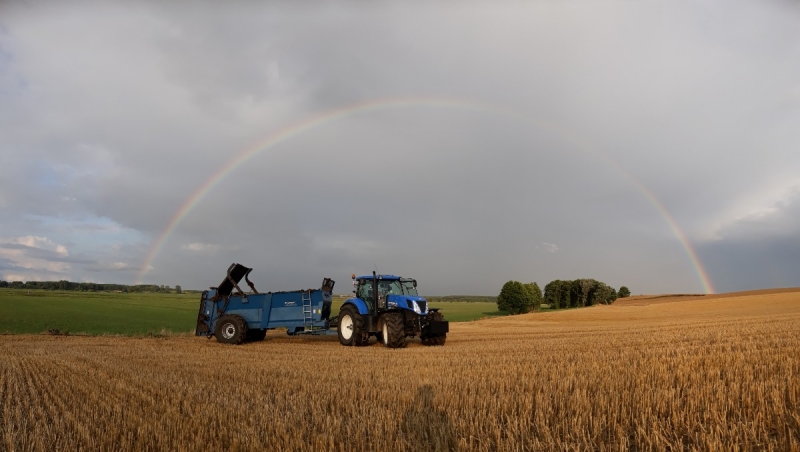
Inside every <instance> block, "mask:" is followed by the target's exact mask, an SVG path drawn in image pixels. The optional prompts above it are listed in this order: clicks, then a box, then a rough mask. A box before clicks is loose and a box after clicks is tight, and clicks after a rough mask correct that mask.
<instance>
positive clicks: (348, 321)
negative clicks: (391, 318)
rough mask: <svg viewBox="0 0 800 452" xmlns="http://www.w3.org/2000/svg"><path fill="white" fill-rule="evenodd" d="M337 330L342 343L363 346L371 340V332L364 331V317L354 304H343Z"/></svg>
mask: <svg viewBox="0 0 800 452" xmlns="http://www.w3.org/2000/svg"><path fill="white" fill-rule="evenodd" d="M337 330H338V334H339V343H340V344H342V345H355V346H361V345H365V344H366V343H367V341H368V340H369V334H367V332H366V331H364V318H363V317H361V314H359V313H358V310H356V308H355V306H353V305H346V306H343V307H342V309H341V311H339V324H338V326H337Z"/></svg>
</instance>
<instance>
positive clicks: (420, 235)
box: [0, 1, 800, 294]
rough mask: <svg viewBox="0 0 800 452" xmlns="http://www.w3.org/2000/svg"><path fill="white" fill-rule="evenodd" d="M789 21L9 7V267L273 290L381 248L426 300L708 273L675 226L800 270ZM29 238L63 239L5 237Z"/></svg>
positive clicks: (735, 275) (582, 7) (742, 275)
mask: <svg viewBox="0 0 800 452" xmlns="http://www.w3.org/2000/svg"><path fill="white" fill-rule="evenodd" d="M798 21H800V7H798V5H797V4H796V3H788V2H778V1H766V2H747V1H734V2H722V1H719V2H714V1H712V2H702V3H675V2H656V3H647V4H644V3H643V4H631V3H629V2H600V3H598V2H578V3H574V2H573V3H569V4H559V3H550V2H496V3H491V4H490V3H464V4H453V3H446V2H434V3H427V4H370V5H367V4H359V3H352V2H329V3H326V4H324V5H310V4H303V5H290V4H278V3H269V4H257V3H253V2H239V3H234V4H227V5H221V4H215V3H212V2H194V3H191V4H189V3H184V2H178V3H172V4H167V5H164V4H161V3H157V2H144V1H142V2H103V3H94V2H85V3H84V2H77V3H71V4H70V5H62V4H59V3H56V2H45V3H41V4H35V3H24V2H6V3H4V4H3V5H2V6H0V169H2V177H0V243H3V244H5V245H3V246H4V247H5V248H4V250H5V251H0V253H4V254H0V259H8V261H4V262H6V263H4V264H3V267H2V268H0V278H6V279H8V278H11V277H12V276H20V277H28V278H37V279H43V278H44V279H73V280H86V279H91V280H93V281H96V282H118V283H133V282H134V281H136V279H137V277H138V274H139V273H140V271H139V270H140V268H142V267H143V266H144V265H147V264H149V265H150V266H151V267H152V268H148V269H147V271H146V272H145V274H144V278H143V280H144V281H145V282H152V283H156V284H170V285H174V284H180V285H182V286H183V287H185V288H202V287H205V286H208V285H213V284H216V283H218V282H219V281H218V280H219V279H220V278H221V276H222V272H224V269H225V268H227V265H228V264H230V262H234V261H236V262H241V263H244V264H246V265H249V266H253V267H254V268H255V270H254V273H253V276H254V278H257V279H258V281H260V282H259V286H261V287H259V288H260V289H262V288H263V289H267V290H286V289H294V288H297V287H309V286H313V285H316V284H318V280H321V278H322V277H324V276H328V277H332V278H334V279H338V280H339V281H340V287H339V289H341V287H342V286H341V284H343V283H342V281H345V280H346V279H347V278H348V277H349V275H350V274H351V273H362V272H368V271H371V270H373V269H376V268H377V269H378V270H379V271H382V272H386V273H399V274H402V275H407V276H413V277H415V278H417V279H418V280H419V281H420V285H421V289H423V292H426V293H431V294H447V293H471V294H494V293H497V292H498V291H499V288H500V287H501V286H502V284H503V283H504V282H505V281H506V280H508V279H518V280H523V281H537V282H539V284H540V285H543V284H545V283H547V282H548V281H550V280H552V279H556V278H560V279H570V278H578V277H594V278H597V279H600V280H603V281H605V282H607V283H609V284H611V285H613V286H620V285H627V286H629V287H630V288H631V289H632V290H633V291H634V292H635V293H639V292H650V293H653V292H698V291H702V290H704V287H703V284H702V280H701V277H700V272H699V270H698V269H697V268H696V267H695V264H696V263H695V262H692V259H691V257H690V253H689V252H688V251H687V250H686V249H685V247H684V246H683V244H682V243H681V241H680V240H679V237H678V234H676V231H674V230H673V228H672V224H674V225H678V227H679V228H680V229H681V233H682V234H684V235H685V237H686V238H687V239H688V241H689V243H690V244H691V245H692V246H693V247H694V249H695V251H696V252H697V254H698V256H699V257H700V262H699V264H700V265H702V266H704V267H705V270H706V271H707V272H708V274H709V275H710V276H711V280H712V282H713V284H714V286H715V288H716V289H717V290H720V291H725V290H734V289H740V288H750V287H767V286H774V285H782V286H787V285H798V284H800V276H798V275H797V274H796V273H792V272H791V271H789V270H785V271H784V270H780V269H781V268H784V267H782V266H784V265H788V263H790V262H798V260H797V259H798V258H800V254H798V250H797V248H796V247H793V246H791V245H790V242H791V241H792V239H796V238H797V236H798V234H800V224H797V223H796V222H794V221H792V219H793V218H797V215H795V212H796V209H797V201H796V191H793V190H797V189H800V179H799V178H798V173H797V169H798V168H800V154H798V153H797V152H796V143H798V139H800V129H798V128H797V127H796V125H797V124H798V120H800V27H797V24H798ZM381 99H394V100H403V99H405V100H406V102H395V103H390V102H384V103H381ZM413 99H421V100H419V101H413ZM366 104H371V105H376V107H375V108H360V109H359V108H357V107H356V106H358V105H366ZM331 112H339V114H331ZM343 112H346V114H345V113H343ZM326 114H327V115H328V116H327V118H328V119H327V120H318V121H316V122H313V125H312V122H311V121H312V119H313V118H317V119H319V118H323V117H326V116H325V115H326ZM276 137H283V138H284V139H283V140H281V141H280V142H277V143H276V144H274V145H268V144H269V143H271V142H273V141H274V140H273V139H274V138H276ZM248 149H253V150H260V152H255V153H254V154H253V156H252V157H251V158H250V159H249V160H247V161H246V162H245V163H244V164H242V165H239V166H237V167H235V168H232V169H231V170H230V171H228V172H227V173H226V175H225V176H224V177H222V178H219V179H218V180H215V179H213V177H214V176H215V175H218V174H220V172H221V171H223V169H225V168H226V165H228V164H229V162H231V161H233V159H235V158H237V156H239V155H241V153H243V152H245V151H246V150H248ZM212 180H215V181H216V182H215V184H214V185H213V187H211V188H210V189H209V190H207V191H203V190H204V187H206V184H207V183H208V182H209V181H212ZM198 193H204V194H203V196H202V197H200V198H198V199H197V200H196V201H197V202H195V203H193V204H192V205H191V208H190V209H189V210H188V211H186V212H185V215H183V216H181V218H180V221H178V222H177V224H175V227H174V228H170V226H171V221H172V219H173V218H175V216H176V215H177V214H178V213H179V212H182V210H181V209H182V208H184V207H186V206H187V205H188V204H187V203H188V202H189V201H191V200H192V199H193V196H194V195H196V194H198ZM168 230H169V232H170V233H169V235H168V236H167V237H166V240H165V241H164V243H163V245H162V246H160V247H159V248H158V249H156V250H154V246H155V245H156V244H157V243H158V240H159V238H160V237H161V236H162V235H163V234H164V232H165V231H168ZM31 236H33V237H39V238H42V241H41V243H48V244H52V246H51V245H48V246H49V248H47V247H45V248H46V249H42V250H23V249H19V248H18V249H16V251H20V252H21V253H16V254H14V253H12V251H15V250H12V249H11V248H8V247H9V246H18V247H19V246H20V244H21V243H27V242H23V241H21V238H26V237H31ZM44 239H46V240H47V242H45V241H44ZM37 243H39V242H37ZM55 246H61V247H63V249H67V250H68V254H66V255H65V254H64V252H61V253H60V254H59V252H56V251H55V248H54V247H55ZM59 249H61V248H59ZM23 251H24V252H23ZM154 251H155V252H154ZM151 255H154V258H153V259H152V260H148V256H151ZM59 259H61V260H59ZM66 259H71V260H69V261H67V260H66ZM756 263H758V265H756ZM57 264H58V265H57ZM22 268H24V269H25V271H24V272H23V271H21V270H19V269H22ZM37 272H38V273H37ZM345 283H346V281H345ZM341 290H344V289H341Z"/></svg>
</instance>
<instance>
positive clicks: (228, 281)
mask: <svg viewBox="0 0 800 452" xmlns="http://www.w3.org/2000/svg"><path fill="white" fill-rule="evenodd" d="M252 270H253V269H252V268H247V267H245V266H244V265H241V264H236V263H234V264H231V266H230V267H228V274H227V276H226V277H225V279H224V280H223V281H222V283H221V284H220V285H219V286H217V287H211V288H210V289H209V290H206V291H203V295H202V296H201V297H200V311H199V312H198V314H197V327H196V328H195V334H196V335H198V336H206V337H208V338H211V336H214V337H216V338H217V340H218V341H219V342H223V343H227V344H241V343H243V342H245V341H260V340H263V339H264V337H266V334H267V330H271V329H274V328H286V331H287V333H288V334H290V335H294V334H324V333H326V332H328V331H331V326H332V325H335V324H336V323H335V321H336V319H335V318H331V317H330V314H331V303H332V298H331V292H332V291H333V286H334V284H335V282H334V281H333V280H332V279H330V278H325V279H323V280H322V287H321V288H319V289H306V290H295V291H290V292H267V293H260V292H258V290H256V287H255V285H254V284H253V283H252V282H251V281H250V279H249V278H248V275H249V274H250V272H251V271H252ZM242 278H244V280H245V281H246V282H247V284H248V285H249V286H250V289H251V291H250V293H245V292H244V291H243V290H242V289H241V288H240V287H239V282H240V281H241V280H242Z"/></svg>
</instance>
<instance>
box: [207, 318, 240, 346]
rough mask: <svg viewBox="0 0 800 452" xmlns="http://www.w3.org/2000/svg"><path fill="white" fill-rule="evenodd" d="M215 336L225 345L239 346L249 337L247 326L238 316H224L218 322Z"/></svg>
mask: <svg viewBox="0 0 800 452" xmlns="http://www.w3.org/2000/svg"><path fill="white" fill-rule="evenodd" d="M214 336H215V337H216V338H217V341H219V342H222V343H223V344H236V345H239V344H241V343H242V342H244V340H245V338H246V337H247V324H246V323H245V321H244V319H243V318H241V317H239V316H238V315H233V314H227V315H223V316H222V317H220V318H219V320H217V326H216V328H214Z"/></svg>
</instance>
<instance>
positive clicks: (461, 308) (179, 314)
mask: <svg viewBox="0 0 800 452" xmlns="http://www.w3.org/2000/svg"><path fill="white" fill-rule="evenodd" d="M437 298H438V297H432V300H431V307H438V308H441V309H442V312H443V313H444V315H445V318H446V319H447V320H450V321H452V322H464V321H469V320H476V319H480V318H485V317H494V316H499V315H503V313H501V312H498V311H497V305H496V304H495V303H494V302H488V301H470V302H463V301H462V302H459V301H436V300H437ZM444 298H445V299H448V297H444ZM469 298H473V297H469ZM474 298H482V297H474ZM199 300H200V295H199V294H196V293H191V294H181V295H177V294H164V293H107V292H71V291H66V292H58V291H45V290H32V291H30V292H28V291H27V290H16V289H0V333H15V334H24V333H32V334H37V333H44V332H47V331H48V330H51V329H57V330H59V331H61V332H62V333H64V332H69V333H70V334H91V335H97V334H121V335H148V334H193V333H194V328H195V322H196V319H197V309H198V307H199ZM343 301H344V298H335V299H334V304H333V309H332V311H333V313H334V314H335V313H337V312H339V307H340V306H341V305H342V303H343Z"/></svg>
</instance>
